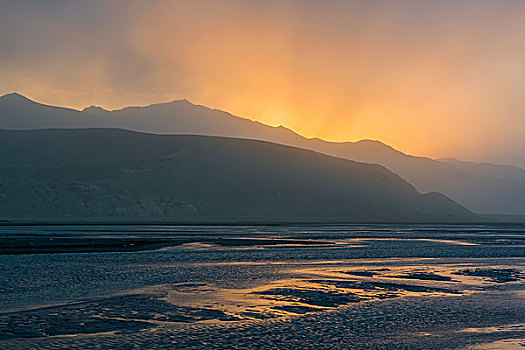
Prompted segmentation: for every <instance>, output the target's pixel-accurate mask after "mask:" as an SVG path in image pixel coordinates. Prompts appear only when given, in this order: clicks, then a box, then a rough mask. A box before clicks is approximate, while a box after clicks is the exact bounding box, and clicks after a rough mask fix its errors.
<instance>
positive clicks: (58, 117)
mask: <svg viewBox="0 0 525 350" xmlns="http://www.w3.org/2000/svg"><path fill="white" fill-rule="evenodd" d="M85 127H106V128H107V127H109V128H123V129H128V130H134V131H141V132H148V133H157V134H195V135H210V136H224V137H237V138H249V139H257V140H264V141H270V142H276V143H280V144H284V145H290V146H296V147H301V148H305V149H311V150H315V151H317V152H321V153H325V154H328V155H332V156H336V157H341V158H346V159H350V160H355V161H359V162H365V163H376V164H381V165H383V166H385V167H387V168H389V169H390V170H392V171H394V172H395V173H397V174H399V175H400V176H401V177H403V178H404V179H406V180H407V181H408V182H410V183H411V184H412V185H414V186H415V187H416V189H417V190H418V191H420V192H422V193H427V192H433V191H437V192H440V193H443V194H445V195H446V196H448V197H450V198H452V199H453V200H455V201H457V202H459V203H461V204H462V205H464V206H466V207H467V208H469V209H471V210H473V211H476V212H481V213H498V214H525V171H524V170H523V169H521V168H517V167H511V166H503V165H496V164H476V163H468V162H461V161H452V160H446V159H445V160H433V159H430V158H425V157H414V156H410V155H406V154H404V153H402V152H399V151H397V150H395V149H393V148H392V147H390V146H387V145H385V144H383V143H381V142H379V141H371V140H362V141H359V142H343V143H337V142H327V141H324V140H321V139H308V138H305V137H302V136H301V135H298V134H296V133H294V132H293V131H291V130H289V129H287V128H284V127H271V126H267V125H265V124H262V123H259V122H254V121H251V120H249V119H245V118H240V117H236V116H233V115H231V114H229V113H227V112H223V111H220V110H214V109H210V108H207V107H204V106H199V105H195V104H192V103H191V102H189V101H187V100H179V101H173V102H169V103H160V104H153V105H150V106H146V107H126V108H123V109H120V110H115V111H107V110H105V109H102V108H100V107H95V106H91V107H88V108H86V109H84V110H83V111H77V110H74V109H68V108H61V107H54V106H47V105H43V104H40V103H37V102H34V101H31V100H29V99H27V98H25V97H23V96H22V95H19V94H9V95H5V96H3V97H0V128H2V129H18V130H23V129H36V128H85Z"/></svg>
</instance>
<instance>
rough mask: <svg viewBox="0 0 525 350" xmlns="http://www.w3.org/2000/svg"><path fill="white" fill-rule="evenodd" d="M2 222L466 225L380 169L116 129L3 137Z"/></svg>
mask: <svg viewBox="0 0 525 350" xmlns="http://www.w3.org/2000/svg"><path fill="white" fill-rule="evenodd" d="M0 164H1V165H0V167H1V171H0V216H1V218H0V219H16V220H36V221H38V220H43V219H44V220H59V221H67V220H74V221H97V222H99V221H111V220H113V221H118V220H133V221H140V220H143V221H150V220H170V221H200V222H202V221H203V220H208V221H237V220H250V221H253V220H270V221H283V220H285V221H286V220H301V221H305V220H306V221H332V220H334V221H395V222H399V221H401V222H403V221H423V222H425V221H460V220H465V219H467V220H468V219H469V218H470V219H472V218H473V215H472V214H471V213H470V212H469V211H468V210H466V209H464V208H463V207H461V206H460V205H458V204H457V203H455V202H453V201H452V200H450V199H448V198H447V197H445V196H443V195H441V194H439V193H430V194H425V195H423V194H420V193H418V192H417V191H416V190H415V189H414V187H413V186H411V185H410V184H409V183H407V182H406V181H405V180H403V179H401V178H400V177H399V176H397V175H396V174H394V173H392V172H391V171H389V170H387V169H386V168H384V167H382V166H380V165H374V164H364V163H358V162H354V161H350V160H345V159H340V158H335V157H331V156H327V155H324V154H320V153H316V152H313V151H309V150H304V149H300V148H295V147H289V146H283V145H277V144H273V143H268V142H263V141H256V140H246V139H235V138H219V137H210V136H192V135H152V134H144V133H137V132H131V131H124V130H117V129H74V130H67V129H60V130H58V129H50V130H31V131H6V130H2V131H0Z"/></svg>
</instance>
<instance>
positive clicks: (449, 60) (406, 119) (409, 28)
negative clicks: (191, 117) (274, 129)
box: [0, 0, 525, 166]
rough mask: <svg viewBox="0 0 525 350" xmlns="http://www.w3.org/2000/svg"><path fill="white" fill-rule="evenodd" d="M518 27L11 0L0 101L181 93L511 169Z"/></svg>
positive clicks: (517, 141)
mask: <svg viewBox="0 0 525 350" xmlns="http://www.w3.org/2000/svg"><path fill="white" fill-rule="evenodd" d="M523 18H525V2H523V1H504V0H501V1H483V0H479V1H460V0H450V1H446V0H442V1H424V0H412V1H408V0H406V1H386V0H385V1H374V0H370V1H368V0H367V1H364V0H363V1H342V0H340V1H336V0H327V1H308V0H303V1H273V0H268V1H252V0H245V1H234V0H232V1H222V0H221V1H187V2H184V1H178V2H173V1H158V0H157V1H135V2H126V1H113V2H104V1H88V2H85V1H61V0H60V1H51V2H40V1H34V2H31V1H28V2H23V3H20V2H16V1H13V2H12V3H8V4H7V6H4V9H3V10H2V12H1V14H0V44H1V47H2V48H3V49H2V51H1V53H0V78H1V79H0V94H3V93H8V92H12V91H18V92H20V93H22V94H25V95H27V96H29V97H31V98H34V99H36V100H38V101H42V102H46V103H49V104H55V105H63V106H70V107H74V108H83V107H84V106H88V105H91V104H95V105H100V106H103V107H106V108H110V109H111V108H119V107H123V106H126V105H147V104H150V103H153V102H160V101H168V100H173V99H180V98H188V99H189V100H191V101H193V102H195V103H199V104H203V105H206V106H210V107H214V108H219V109H223V110H226V111H229V112H231V113H233V114H236V115H239V116H244V117H248V118H250V119H255V120H259V121H261V122H264V123H267V124H270V125H281V124H282V125H284V126H287V127H289V128H291V129H294V130H295V131H297V132H298V133H300V134H303V135H305V136H309V137H321V138H324V139H327V140H335V141H356V140H359V139H363V138H369V139H379V140H381V141H383V142H385V143H388V144H390V145H392V146H393V147H395V148H398V149H400V150H403V151H405V152H407V153H411V154H416V155H428V156H433V157H442V156H443V157H444V156H456V157H460V158H465V159H472V160H490V161H498V162H507V163H514V164H520V165H522V164H523V165H525V156H524V155H522V153H525V152H521V150H523V149H525V141H523V140H525V114H524V113H525V102H524V101H525V99H524V98H523V96H522V92H523V91H525V21H524V20H523ZM523 165H522V166H523Z"/></svg>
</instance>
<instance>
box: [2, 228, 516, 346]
mask: <svg viewBox="0 0 525 350" xmlns="http://www.w3.org/2000/svg"><path fill="white" fill-rule="evenodd" d="M0 235H1V238H0V242H1V248H0V251H1V252H2V255H1V256H0V268H1V270H2V271H3V273H2V274H1V276H0V291H1V294H2V298H0V348H2V349H3V348H6V349H25V348H33V347H34V348H42V349H46V348H82V349H85V348H97V347H98V348H117V349H118V348H121V349H129V348H133V347H138V348H173V347H176V348H195V349H197V348H198V349H201V348H228V349H229V348H258V349H260V348H283V349H286V348H289V349H295V348H334V347H335V348H347V349H469V348H472V349H484V348H487V349H490V348H494V346H503V345H505V346H521V345H520V344H523V342H524V341H523V339H525V282H524V281H525V227H523V226H520V225H504V226H498V225H492V226H491V225H309V226H300V225H296V226H293V225H288V226H287V225H283V226H153V225H150V226H145V225H134V226H123V225H119V226H111V225H108V226H102V225H100V226H97V225H95V226H4V227H1V228H0ZM501 344H503V345H501Z"/></svg>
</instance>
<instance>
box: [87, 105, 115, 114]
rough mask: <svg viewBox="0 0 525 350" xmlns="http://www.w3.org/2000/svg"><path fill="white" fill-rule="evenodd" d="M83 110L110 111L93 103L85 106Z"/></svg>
mask: <svg viewBox="0 0 525 350" xmlns="http://www.w3.org/2000/svg"><path fill="white" fill-rule="evenodd" d="M82 112H109V111H108V110H107V109H104V108H102V107H100V106H95V105H91V106H89V107H86V108H84V109H83V110H82Z"/></svg>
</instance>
